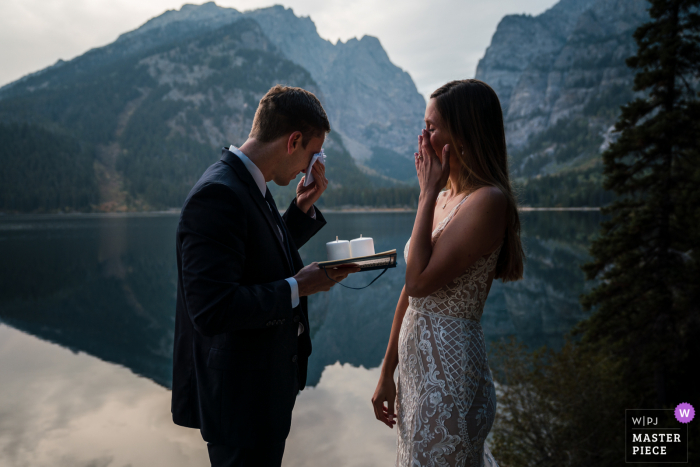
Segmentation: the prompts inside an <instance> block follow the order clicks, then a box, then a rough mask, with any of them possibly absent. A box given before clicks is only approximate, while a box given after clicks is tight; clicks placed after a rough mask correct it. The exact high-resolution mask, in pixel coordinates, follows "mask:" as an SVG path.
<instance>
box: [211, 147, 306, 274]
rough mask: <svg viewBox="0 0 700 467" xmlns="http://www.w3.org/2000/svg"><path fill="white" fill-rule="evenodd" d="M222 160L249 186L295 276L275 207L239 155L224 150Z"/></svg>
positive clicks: (282, 227)
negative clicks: (266, 198)
mask: <svg viewBox="0 0 700 467" xmlns="http://www.w3.org/2000/svg"><path fill="white" fill-rule="evenodd" d="M221 160H222V161H223V162H224V163H225V164H226V165H228V166H230V167H231V168H232V169H233V170H234V171H235V172H236V174H237V175H238V178H240V179H241V180H243V181H244V182H245V183H246V184H247V185H248V191H249V193H250V197H251V198H252V199H253V201H254V203H255V205H256V206H257V207H258V209H260V212H261V213H262V215H263V217H264V218H265V220H266V221H267V224H268V226H269V227H270V229H271V230H272V234H273V235H274V237H275V239H276V240H277V246H278V247H279V248H280V253H281V254H282V257H283V258H284V263H285V264H286V265H287V269H288V271H289V272H291V273H292V275H293V274H294V272H293V271H294V268H293V266H292V265H291V264H289V258H288V257H287V254H286V253H285V251H286V250H285V247H284V244H283V243H282V242H283V241H284V239H281V238H280V235H279V230H277V221H276V220H275V218H274V214H273V213H272V211H271V210H270V209H271V208H272V209H276V207H274V206H270V207H268V206H267V201H265V198H264V197H263V195H262V194H261V193H260V189H259V188H258V185H257V184H256V183H255V180H253V176H252V175H250V172H248V169H246V167H245V165H244V164H243V162H242V161H241V160H240V159H239V158H238V156H237V155H235V154H234V153H232V152H231V151H229V150H228V149H226V148H224V149H223V150H222V157H221ZM280 228H281V229H286V226H285V225H284V224H283V225H281V226H280Z"/></svg>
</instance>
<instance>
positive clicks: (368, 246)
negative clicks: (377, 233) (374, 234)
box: [350, 235, 374, 258]
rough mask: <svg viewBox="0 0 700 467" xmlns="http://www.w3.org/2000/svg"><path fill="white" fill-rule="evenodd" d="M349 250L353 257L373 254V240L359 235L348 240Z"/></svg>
mask: <svg viewBox="0 0 700 467" xmlns="http://www.w3.org/2000/svg"><path fill="white" fill-rule="evenodd" d="M350 251H352V257H353V258H359V257H360V256H372V255H373V254H374V240H372V239H371V238H370V237H363V236H362V235H360V238H356V239H354V240H351V241H350Z"/></svg>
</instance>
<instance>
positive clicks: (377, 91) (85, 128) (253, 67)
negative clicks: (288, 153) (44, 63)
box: [0, 3, 424, 211]
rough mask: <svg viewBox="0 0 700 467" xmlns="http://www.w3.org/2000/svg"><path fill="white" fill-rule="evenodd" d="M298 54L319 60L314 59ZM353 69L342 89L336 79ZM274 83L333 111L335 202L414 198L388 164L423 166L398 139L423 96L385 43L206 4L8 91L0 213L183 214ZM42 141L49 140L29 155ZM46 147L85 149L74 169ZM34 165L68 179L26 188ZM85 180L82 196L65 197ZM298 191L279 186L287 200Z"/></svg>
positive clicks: (0, 117)
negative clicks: (308, 94) (305, 93)
mask: <svg viewBox="0 0 700 467" xmlns="http://www.w3.org/2000/svg"><path fill="white" fill-rule="evenodd" d="M282 25H284V27H282ZM266 28H267V29H266ZM275 41H276V42H275ZM285 47H286V49H285ZM314 47H315V48H314ZM285 50H287V52H286V53H285ZM296 50H302V51H305V52H304V54H303V55H305V56H309V57H312V58H311V59H307V61H306V62H304V59H303V57H301V55H302V54H301V52H295V51H296ZM295 53H296V55H295ZM288 55H289V56H288ZM297 55H299V56H297ZM290 56H291V57H292V58H295V59H296V60H297V61H295V60H292V59H290ZM313 60H316V61H317V63H314V61H313ZM300 62H304V63H303V64H302V63H300ZM305 65H306V66H308V67H309V68H311V69H313V70H314V74H312V73H311V72H310V71H309V69H307V68H306V67H305ZM348 70H355V71H354V72H352V73H349V72H348ZM342 74H346V75H347V76H346V77H345V78H344V79H345V81H343V82H341V83H340V84H337V83H335V81H337V80H339V79H340V75H342ZM334 80H335V81H334ZM277 83H282V84H287V85H293V86H300V87H303V88H305V89H308V90H310V91H312V92H314V93H315V94H316V95H317V96H318V97H319V99H320V100H321V101H322V102H323V103H324V107H325V108H326V110H327V112H328V114H329V118H330V120H331V125H332V128H333V129H334V131H333V132H332V133H331V135H329V137H328V138H327V143H326V145H325V147H326V150H327V153H328V154H329V164H328V175H329V178H330V179H331V180H332V182H333V183H332V184H331V189H329V193H328V194H329V196H328V197H327V198H328V200H327V202H334V203H336V205H342V204H348V200H349V199H357V198H363V197H364V198H366V197H367V196H366V194H367V193H368V192H370V195H371V196H369V197H370V198H372V199H374V200H375V201H377V200H378V201H377V202H379V203H380V204H381V203H384V204H386V202H387V201H386V200H390V201H391V202H395V203H399V204H401V203H403V204H407V203H408V202H410V200H411V199H412V198H413V197H414V194H415V193H414V192H415V191H416V189H415V188H414V187H412V186H407V185H402V184H401V183H400V181H399V180H397V179H396V178H395V176H394V177H392V175H394V172H395V171H392V170H391V168H392V167H394V166H396V165H399V166H400V167H405V166H408V167H411V166H412V162H411V160H410V159H408V158H407V157H406V152H407V151H408V147H402V146H400V145H399V144H398V141H399V140H402V139H403V140H405V141H410V139H409V138H403V135H404V134H408V133H410V134H413V132H415V131H416V128H417V127H418V126H417V125H419V124H420V118H418V117H419V116H420V115H422V112H423V108H424V101H423V98H422V97H421V96H420V95H419V94H418V93H417V91H416V89H415V85H414V84H413V82H412V81H411V79H410V77H409V76H408V75H407V74H406V73H405V72H403V71H401V70H400V69H398V68H397V67H395V66H394V65H393V64H391V62H390V61H389V59H388V57H387V55H386V53H385V52H384V51H383V49H382V47H381V45H380V44H379V41H377V40H376V39H374V38H369V37H364V38H363V39H362V40H359V41H358V40H353V41H348V42H347V43H345V44H343V43H340V42H339V43H338V44H336V45H332V44H331V43H329V42H327V41H324V40H323V39H321V38H320V37H319V36H318V34H317V33H316V30H315V26H314V25H313V23H312V22H311V20H310V19H308V18H297V17H296V16H294V14H293V12H292V11H291V10H285V9H284V8H282V7H272V8H267V9H264V10H257V11H252V12H247V13H240V12H238V11H236V10H233V9H226V8H220V7H218V6H217V5H215V4H214V3H207V4H204V5H201V6H194V5H185V6H183V7H182V8H181V9H180V10H179V11H168V12H166V13H164V14H163V15H161V16H159V17H157V18H154V19H152V20H150V21H148V22H147V23H146V24H144V25H143V26H142V27H140V28H138V29H137V30H135V31H131V32H129V33H126V34H123V35H122V36H120V37H119V38H118V39H117V40H116V41H115V42H114V43H112V44H109V45H107V46H105V47H101V48H98V49H93V50H91V51H89V52H87V53H86V54H84V55H82V56H80V57H77V58H75V59H73V60H71V61H66V62H64V61H59V62H58V63H56V64H55V65H54V66H52V67H49V68H47V69H45V70H42V71H40V72H38V73H34V74H32V75H28V76H26V77H24V78H22V79H20V80H18V81H16V82H14V83H10V84H9V85H7V86H5V87H3V88H1V89H0V136H2V138H3V139H2V141H1V143H2V145H0V146H3V147H4V148H12V150H2V151H0V157H2V160H3V164H4V165H5V167H10V168H12V170H3V175H2V177H0V178H1V179H2V181H3V182H4V185H3V189H2V190H0V196H2V197H1V198H0V210H10V211H47V210H48V211H50V210H56V209H67V210H75V209H77V210H99V211H120V210H144V209H145V210H148V209H162V208H167V207H178V206H179V205H180V204H181V203H182V201H183V200H184V198H185V196H186V194H187V192H188V191H189V189H190V187H191V186H192V185H193V184H194V182H195V181H196V180H197V178H198V177H199V175H200V174H201V173H202V172H203V171H204V169H205V168H206V167H207V166H208V165H210V164H211V163H213V162H214V161H216V160H217V159H218V157H219V149H220V148H221V146H224V145H228V144H230V143H233V144H241V143H242V142H243V141H245V139H246V136H247V134H248V131H249V130H250V127H251V124H252V118H253V116H254V113H255V109H256V108H257V103H258V101H259V100H260V98H261V97H262V96H263V94H264V93H265V92H266V91H267V90H268V89H269V88H270V87H271V86H272V85H274V84H277ZM320 83H322V84H320ZM396 83H398V84H396ZM395 84H396V85H395ZM333 86H340V87H342V88H344V94H342V93H341V92H340V90H338V89H336V88H334V87H333ZM327 93H337V94H338V95H334V97H333V98H330V99H329V98H328V94H327ZM397 93H399V94H400V93H404V94H405V96H404V97H405V98H404V99H398V98H397ZM409 108H412V109H413V110H407V109H409ZM406 115H408V117H405V116H406ZM414 120H415V123H413V124H409V122H410V121H414ZM373 131H383V133H384V134H383V135H382V137H381V138H379V137H378V136H377V135H376V134H374V133H372V132H373ZM32 140H36V141H40V142H41V143H40V144H35V145H34V146H31V147H30V146H27V145H26V144H27V143H26V142H27V141H32ZM360 140H362V141H373V144H372V145H368V144H366V143H362V142H361V141H360ZM49 142H50V143H49ZM48 145H54V146H59V147H71V148H74V151H73V153H74V154H76V161H75V164H74V165H72V166H71V164H72V162H71V161H67V160H64V159H65V158H61V157H53V158H52V157H45V156H46V154H45V153H46V147H48ZM346 148H347V149H346ZM353 156H354V157H353ZM361 160H364V161H365V163H364V164H363V163H358V162H359V161H361ZM372 164H374V165H376V166H377V167H378V169H372V168H371V167H368V165H370V166H371V165H372ZM37 165H40V166H41V167H42V170H43V171H44V172H49V173H54V174H59V173H63V172H67V173H70V174H71V177H70V178H68V179H66V178H65V177H63V178H62V179H61V180H63V181H60V180H59V181H58V182H57V183H53V184H51V186H50V187H48V188H43V187H42V191H41V193H40V194H39V195H36V194H35V193H34V191H35V190H37V189H38V185H36V184H31V185H28V182H29V181H32V180H35V179H36V176H35V175H33V173H34V172H35V171H36V168H37ZM67 167H68V168H69V170H66V168H67ZM386 167H388V169H387V168H386ZM61 169H63V170H61ZM396 173H399V174H401V171H399V172H396ZM400 176H403V175H400ZM54 178H55V177H54ZM76 183H77V184H79V186H80V187H82V191H81V192H80V193H75V194H73V195H71V196H72V197H66V196H63V198H61V199H66V201H65V202H57V201H56V198H60V195H61V193H62V192H63V191H65V189H66V186H73V185H75V184H76ZM27 186H30V187H32V188H30V189H27ZM381 187H384V188H381ZM391 187H393V188H391ZM293 188H294V187H293V186H290V187H283V188H276V195H279V196H280V203H284V202H288V201H289V199H290V198H291V197H292V196H293ZM332 190H336V192H335V193H334V194H333V195H331V191H332ZM17 193H22V195H19V197H18V195H17ZM397 193H398V194H397ZM25 198H26V199H25Z"/></svg>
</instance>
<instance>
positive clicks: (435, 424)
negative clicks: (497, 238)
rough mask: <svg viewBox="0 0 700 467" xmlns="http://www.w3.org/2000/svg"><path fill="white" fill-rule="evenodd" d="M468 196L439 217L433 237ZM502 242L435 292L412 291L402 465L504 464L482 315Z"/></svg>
mask: <svg viewBox="0 0 700 467" xmlns="http://www.w3.org/2000/svg"><path fill="white" fill-rule="evenodd" d="M466 199H467V198H466V197H465V198H464V199H463V200H462V201H461V202H460V203H459V204H457V206H455V208H454V209H453V210H452V211H451V212H450V213H449V214H448V216H447V217H446V218H445V219H444V220H443V221H442V222H441V223H440V224H438V226H437V228H436V229H435V230H434V231H433V234H432V241H433V244H435V242H437V239H438V238H439V237H440V234H441V233H442V231H443V230H444V228H445V226H446V225H447V224H448V223H449V222H450V220H451V219H452V218H453V217H454V215H455V214H456V212H457V211H458V209H459V207H460V206H461V205H462V204H463V203H464V201H465V200H466ZM409 244H410V239H409V241H408V243H407V244H406V248H405V250H404V257H405V258H406V259H408V250H409ZM500 250H501V247H500V246H499V247H498V248H497V249H496V251H494V252H492V253H491V254H490V255H488V256H487V257H485V258H480V259H479V260H477V261H476V262H475V263H474V264H473V265H472V266H470V267H469V268H468V269H467V271H465V273H464V274H462V275H461V276H459V277H458V278H456V279H455V280H454V281H453V282H451V283H450V284H447V285H445V286H444V287H442V288H440V289H439V290H438V291H436V292H434V293H433V294H431V295H429V296H428V297H424V298H409V307H408V309H407V310H406V314H405V316H404V320H403V323H402V326H401V332H400V334H399V378H398V397H397V409H398V424H397V426H398V451H397V459H396V465H397V466H402V467H404V466H405V467H408V466H411V467H419V466H426V467H427V466H430V467H433V466H435V467H443V466H465V467H466V466H468V467H476V466H479V467H481V466H488V467H492V466H497V464H496V461H495V460H494V459H493V456H492V455H491V453H490V451H489V450H488V447H486V446H485V440H486V436H487V435H488V433H489V431H490V430H491V426H492V424H493V420H494V417H495V412H496V392H495V388H494V385H493V381H492V378H491V370H490V369H489V366H488V361H487V357H486V346H485V343H484V333H483V330H482V329H481V324H480V323H479V320H480V319H481V315H482V313H483V309H484V303H485V301H486V296H487V294H488V288H489V284H488V282H489V280H488V279H489V277H490V274H491V272H492V271H493V270H494V268H495V266H496V260H497V259H498V254H499V252H500Z"/></svg>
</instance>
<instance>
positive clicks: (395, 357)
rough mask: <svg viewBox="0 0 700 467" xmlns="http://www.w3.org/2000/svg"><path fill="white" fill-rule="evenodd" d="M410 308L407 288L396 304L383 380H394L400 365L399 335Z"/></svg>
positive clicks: (385, 356) (382, 373) (382, 374)
mask: <svg viewBox="0 0 700 467" xmlns="http://www.w3.org/2000/svg"><path fill="white" fill-rule="evenodd" d="M407 308H408V295H406V288H405V287H404V288H403V290H401V296H400V297H399V301H398V303H397V304H396V311H395V312H394V322H393V323H392V325H391V334H390V335H389V344H388V345H387V348H386V354H385V355H384V364H383V365H382V372H381V377H382V378H393V377H394V371H395V370H396V367H397V366H398V364H399V334H400V333H401V324H402V323H403V318H404V315H405V314H406V309H407Z"/></svg>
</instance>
